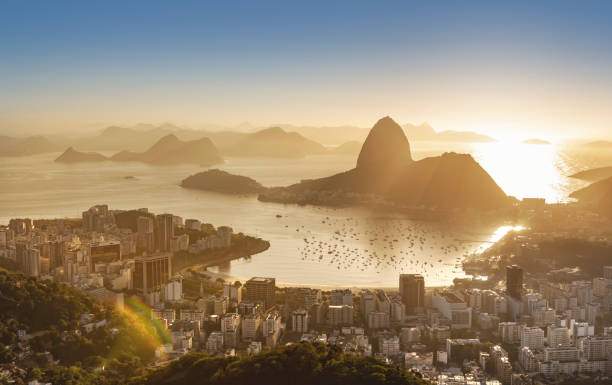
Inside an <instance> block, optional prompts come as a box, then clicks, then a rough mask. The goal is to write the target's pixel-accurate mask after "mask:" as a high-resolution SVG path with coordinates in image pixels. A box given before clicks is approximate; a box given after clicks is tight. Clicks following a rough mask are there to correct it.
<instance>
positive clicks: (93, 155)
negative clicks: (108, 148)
mask: <svg viewBox="0 0 612 385" xmlns="http://www.w3.org/2000/svg"><path fill="white" fill-rule="evenodd" d="M105 160H108V158H107V157H105V156H104V155H102V154H98V153H97V152H80V151H77V150H75V149H74V148H72V147H69V148H68V149H67V150H66V151H64V152H63V153H62V155H60V156H58V157H57V158H56V159H55V161H56V162H58V163H82V162H104V161H105Z"/></svg>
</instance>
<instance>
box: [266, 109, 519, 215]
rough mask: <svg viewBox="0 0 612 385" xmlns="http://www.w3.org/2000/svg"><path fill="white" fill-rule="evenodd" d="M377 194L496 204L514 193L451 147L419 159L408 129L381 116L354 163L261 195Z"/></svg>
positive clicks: (411, 202)
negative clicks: (413, 155) (343, 169)
mask: <svg viewBox="0 0 612 385" xmlns="http://www.w3.org/2000/svg"><path fill="white" fill-rule="evenodd" d="M355 193H356V194H359V195H360V196H362V197H364V198H367V197H368V196H369V195H371V194H376V195H378V196H382V197H385V198H386V199H388V200H391V201H393V202H397V203H399V204H401V205H406V206H411V207H415V206H427V207H439V208H444V209H452V208H475V209H496V208H502V207H506V206H507V205H508V204H509V201H508V197H507V196H506V194H505V193H504V192H503V190H502V189H501V188H500V187H499V186H498V185H497V184H496V183H495V181H493V179H492V178H491V177H490V176H489V174H487V172H486V171H485V170H484V169H483V168H482V167H481V166H480V165H479V164H478V163H477V162H476V161H475V160H474V159H473V158H472V156H471V155H467V154H455V153H446V154H443V155H442V156H438V157H430V158H425V159H422V160H419V161H413V160H412V158H411V156H410V144H409V142H408V140H407V138H406V136H405V135H404V132H403V130H402V129H401V127H400V126H399V125H397V123H395V122H394V121H393V120H392V119H391V118H389V117H385V118H383V119H381V120H379V121H378V122H377V123H376V124H375V125H374V127H373V128H372V130H370V133H369V135H368V138H367V139H366V141H365V143H364V145H363V147H362V149H361V153H360V154H359V158H358V159H357V165H356V167H355V168H354V169H352V170H349V171H346V172H343V173H340V174H336V175H332V176H330V177H326V178H321V179H314V180H305V181H302V182H300V183H298V184H295V185H292V186H288V187H276V188H271V189H268V190H267V191H266V192H264V193H262V194H260V197H259V198H260V200H263V201H276V202H278V201H280V202H289V203H313V204H327V203H333V204H336V203H342V202H345V201H347V199H352V198H353V197H354V195H355Z"/></svg>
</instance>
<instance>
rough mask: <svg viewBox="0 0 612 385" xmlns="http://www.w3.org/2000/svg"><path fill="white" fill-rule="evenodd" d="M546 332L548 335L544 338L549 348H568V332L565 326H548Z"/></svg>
mask: <svg viewBox="0 0 612 385" xmlns="http://www.w3.org/2000/svg"><path fill="white" fill-rule="evenodd" d="M546 332H547V334H548V336H547V337H546V338H547V340H548V346H550V347H551V348H558V347H559V346H570V343H571V339H570V330H569V329H568V328H566V327H565V326H553V325H549V326H548V328H547V331H546Z"/></svg>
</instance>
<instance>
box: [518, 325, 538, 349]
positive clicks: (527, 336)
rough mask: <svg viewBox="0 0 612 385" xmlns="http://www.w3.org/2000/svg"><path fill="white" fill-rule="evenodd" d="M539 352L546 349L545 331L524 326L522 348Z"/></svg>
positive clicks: (522, 329)
mask: <svg viewBox="0 0 612 385" xmlns="http://www.w3.org/2000/svg"><path fill="white" fill-rule="evenodd" d="M525 346H527V347H528V348H529V349H531V350H532V351H533V350H538V349H542V348H543V347H544V330H542V329H540V328H539V327H529V326H523V327H522V328H521V347H525Z"/></svg>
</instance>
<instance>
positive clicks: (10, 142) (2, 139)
mask: <svg viewBox="0 0 612 385" xmlns="http://www.w3.org/2000/svg"><path fill="white" fill-rule="evenodd" d="M62 148H64V146H63V145H62V144H59V143H56V142H52V141H50V140H49V139H47V138H45V137H44V136H30V137H27V138H13V137H10V136H0V156H29V155H38V154H44V153H47V152H57V151H61V150H62Z"/></svg>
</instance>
